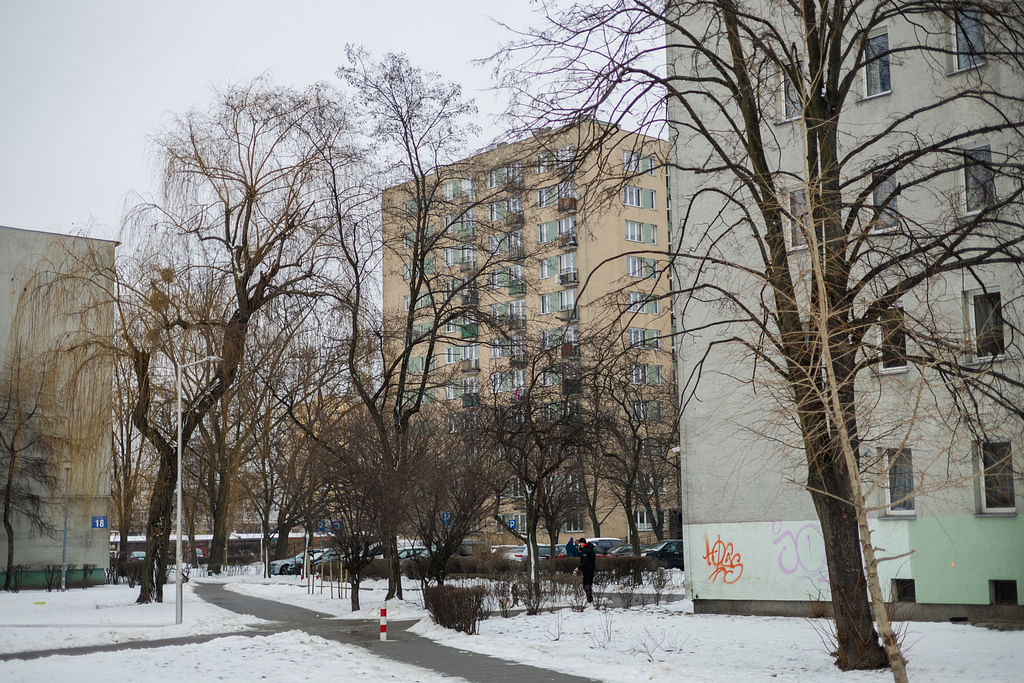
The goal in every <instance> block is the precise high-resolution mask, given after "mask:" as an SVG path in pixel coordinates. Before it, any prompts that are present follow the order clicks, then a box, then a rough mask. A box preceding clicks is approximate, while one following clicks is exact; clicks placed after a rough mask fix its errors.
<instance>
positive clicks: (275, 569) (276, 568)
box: [270, 551, 320, 574]
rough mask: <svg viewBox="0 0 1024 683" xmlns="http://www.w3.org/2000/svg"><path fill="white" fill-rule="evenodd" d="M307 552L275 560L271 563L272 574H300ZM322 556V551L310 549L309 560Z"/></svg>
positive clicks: (313, 560)
mask: <svg viewBox="0 0 1024 683" xmlns="http://www.w3.org/2000/svg"><path fill="white" fill-rule="evenodd" d="M305 557H306V554H305V553H299V554H298V555H296V556H295V557H286V558H284V559H283V560H274V561H273V562H271V563H270V573H271V574H300V573H302V563H303V562H304V561H305ZM319 558H320V551H310V553H309V561H310V562H316V560H318V559H319Z"/></svg>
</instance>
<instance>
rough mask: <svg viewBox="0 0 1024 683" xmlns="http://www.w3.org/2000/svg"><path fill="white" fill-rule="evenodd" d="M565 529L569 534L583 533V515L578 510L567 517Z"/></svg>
mask: <svg viewBox="0 0 1024 683" xmlns="http://www.w3.org/2000/svg"><path fill="white" fill-rule="evenodd" d="M563 531H564V532H565V533H567V534H581V533H583V516H582V515H580V513H578V512H574V513H572V514H571V515H570V516H569V517H568V518H566V520H565V526H564V527H563Z"/></svg>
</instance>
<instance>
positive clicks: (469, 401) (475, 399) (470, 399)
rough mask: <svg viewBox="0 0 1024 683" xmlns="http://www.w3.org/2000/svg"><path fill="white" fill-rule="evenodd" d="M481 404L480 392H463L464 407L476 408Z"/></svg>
mask: <svg viewBox="0 0 1024 683" xmlns="http://www.w3.org/2000/svg"><path fill="white" fill-rule="evenodd" d="M478 405H480V394H477V393H472V394H463V395H462V407H463V408H475V407H476V406H478Z"/></svg>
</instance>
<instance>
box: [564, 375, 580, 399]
mask: <svg viewBox="0 0 1024 683" xmlns="http://www.w3.org/2000/svg"><path fill="white" fill-rule="evenodd" d="M581 393H583V383H582V382H581V381H580V378H579V377H563V378H562V394H563V395H564V396H576V395H577V394H581Z"/></svg>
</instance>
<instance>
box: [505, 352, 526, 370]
mask: <svg viewBox="0 0 1024 683" xmlns="http://www.w3.org/2000/svg"><path fill="white" fill-rule="evenodd" d="M508 364H509V366H510V367H513V368H525V367H526V354H525V353H514V354H512V355H511V356H509V357H508Z"/></svg>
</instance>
